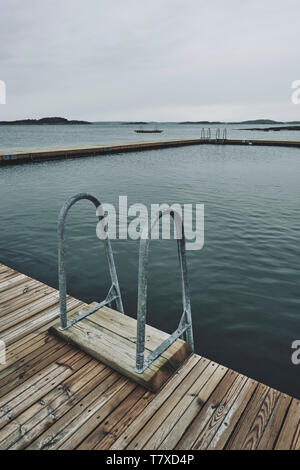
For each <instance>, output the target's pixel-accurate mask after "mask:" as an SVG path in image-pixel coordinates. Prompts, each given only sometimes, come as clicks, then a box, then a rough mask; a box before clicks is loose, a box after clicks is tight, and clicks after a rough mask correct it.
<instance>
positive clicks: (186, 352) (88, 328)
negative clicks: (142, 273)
mask: <svg viewBox="0 0 300 470" xmlns="http://www.w3.org/2000/svg"><path fill="white" fill-rule="evenodd" d="M95 304H96V302H95V303H93V304H91V305H89V306H87V307H85V309H81V311H80V313H82V312H83V311H84V310H88V309H90V308H91V307H93V306H94V305H95ZM78 313H79V312H75V313H74V314H73V315H72V316H75V315H78ZM72 316H70V319H71V318H72ZM136 329H137V321H136V320H135V319H134V318H131V317H128V316H127V315H124V314H121V313H119V312H117V311H116V310H113V309H111V308H109V307H103V308H101V309H100V310H97V311H96V312H94V313H92V314H91V315H89V316H88V317H86V318H84V319H83V320H81V321H80V322H78V323H76V324H75V325H72V326H71V327H69V328H68V329H66V330H60V329H59V324H57V325H55V326H53V327H51V328H50V332H51V333H54V334H55V335H58V336H59V337H60V338H62V339H63V340H65V341H67V342H68V343H71V344H73V345H75V346H77V347H78V348H80V349H81V350H83V351H85V352H86V353H88V354H89V355H90V356H92V357H94V358H95V359H97V360H98V361H101V362H102V363H104V364H106V365H107V366H109V367H111V368H112V369H114V370H116V371H117V372H119V373H120V374H122V375H124V376H126V377H128V378H130V379H131V380H133V381H135V382H137V383H138V384H140V385H142V386H143V387H145V388H147V389H149V390H151V391H152V392H157V391H158V390H159V389H160V388H161V387H162V385H163V384H164V383H165V382H166V381H167V380H168V379H169V378H170V377H171V376H172V375H173V374H174V372H175V371H176V370H177V369H178V368H179V367H180V366H181V365H182V364H183V363H184V362H185V361H186V359H187V358H188V357H189V356H190V355H191V351H190V348H189V346H188V344H187V343H186V342H185V341H183V340H181V339H177V340H176V341H175V342H174V343H173V344H172V345H171V346H170V347H169V348H168V349H167V350H166V351H165V352H164V353H163V354H162V355H161V356H160V357H158V358H157V359H156V360H155V361H154V362H153V363H152V364H151V365H150V366H149V367H148V368H147V369H146V370H145V371H144V372H143V373H142V374H138V373H137V372H136V371H135V358H136ZM168 336H169V335H168V334H167V333H163V332H162V331H159V330H157V329H156V328H153V327H151V326H149V325H147V326H146V341H145V354H146V355H148V354H149V353H150V352H152V351H154V349H156V347H157V346H159V345H160V344H161V343H162V342H163V341H164V340H165V339H166V338H168Z"/></svg>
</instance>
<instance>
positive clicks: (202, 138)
mask: <svg viewBox="0 0 300 470" xmlns="http://www.w3.org/2000/svg"><path fill="white" fill-rule="evenodd" d="M200 139H201V140H205V128H204V127H202V129H201V135H200Z"/></svg>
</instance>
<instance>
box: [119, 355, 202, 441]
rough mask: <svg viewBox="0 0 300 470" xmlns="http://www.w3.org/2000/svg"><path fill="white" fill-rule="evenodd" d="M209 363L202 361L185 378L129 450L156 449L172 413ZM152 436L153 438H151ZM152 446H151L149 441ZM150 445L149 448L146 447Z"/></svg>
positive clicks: (136, 437) (137, 436)
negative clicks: (164, 426)
mask: <svg viewBox="0 0 300 470" xmlns="http://www.w3.org/2000/svg"><path fill="white" fill-rule="evenodd" d="M207 366H208V361H205V360H203V359H200V361H199V362H198V363H197V364H196V366H195V367H194V368H193V369H192V370H191V372H190V373H189V374H188V375H187V376H186V377H185V379H184V381H182V382H181V383H180V384H179V385H178V387H177V388H176V389H175V390H174V391H173V393H172V394H171V395H170V396H169V397H168V399H167V400H166V401H165V402H164V403H163V405H162V406H161V407H160V408H159V409H158V410H157V412H156V413H154V414H153V416H152V417H151V419H150V420H149V421H148V422H147V424H146V425H145V426H144V427H143V429H142V430H141V431H140V432H139V433H138V434H137V435H136V436H135V438H134V439H133V440H132V441H131V442H130V444H129V445H128V446H127V449H128V450H139V449H143V448H146V449H147V448H148V449H150V448H151V449H153V450H154V449H156V448H157V447H158V446H157V443H158V442H159V440H160V437H161V435H160V433H161V432H162V430H163V425H164V423H165V422H166V420H167V419H168V417H169V416H170V411H171V410H172V409H174V408H175V407H176V406H177V405H178V403H181V401H182V400H183V399H184V396H185V395H186V393H187V392H188V390H189V389H190V388H191V387H192V386H193V385H194V383H195V381H196V380H197V379H198V378H199V375H201V374H202V372H203V371H204V370H205V369H206V368H207ZM151 436H152V438H151ZM150 438H151V440H150V444H149V442H148V441H149V439H150ZM147 443H148V446H145V445H146V444H147Z"/></svg>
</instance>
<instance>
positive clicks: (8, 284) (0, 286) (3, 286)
mask: <svg viewBox="0 0 300 470" xmlns="http://www.w3.org/2000/svg"><path fill="white" fill-rule="evenodd" d="M26 280H27V276H25V274H18V275H17V276H15V277H13V278H12V279H8V280H7V281H2V282H0V293H2V292H4V291H6V290H8V289H10V288H12V287H15V286H18V285H19V284H22V283H23V282H24V281H26Z"/></svg>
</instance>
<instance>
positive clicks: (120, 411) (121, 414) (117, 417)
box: [76, 386, 149, 450]
mask: <svg viewBox="0 0 300 470" xmlns="http://www.w3.org/2000/svg"><path fill="white" fill-rule="evenodd" d="M147 393H148V394H149V392H145V390H144V388H143V387H139V386H137V387H136V388H135V389H134V390H133V391H132V392H131V393H130V394H129V396H128V397H127V398H126V399H125V400H123V401H122V402H121V403H120V404H119V406H117V407H116V408H115V410H114V411H113V412H111V413H110V414H109V416H107V417H106V418H105V420H103V421H102V423H101V424H100V425H99V424H98V425H97V427H96V429H94V431H93V432H91V434H88V436H87V437H85V439H84V440H83V441H82V443H81V444H80V445H79V446H77V447H76V448H77V449H78V450H91V449H93V448H94V447H96V445H99V442H100V441H103V439H104V438H105V437H106V436H107V435H108V434H110V433H112V432H113V430H115V431H116V427H117V425H118V424H119V423H120V421H122V419H124V418H125V417H127V416H128V414H129V413H130V412H131V411H132V408H133V407H134V406H135V405H136V404H137V403H139V402H140V400H141V398H142V397H145V395H146V394H147ZM144 402H145V400H144ZM145 406H146V402H145ZM135 416H136V411H135Z"/></svg>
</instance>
